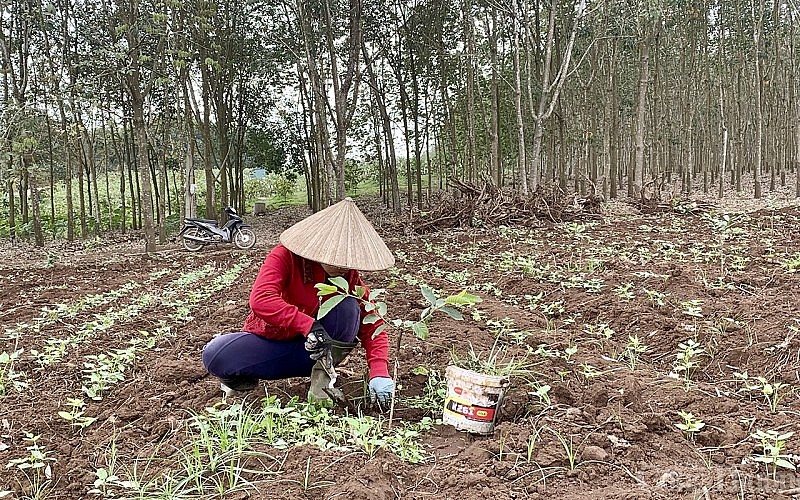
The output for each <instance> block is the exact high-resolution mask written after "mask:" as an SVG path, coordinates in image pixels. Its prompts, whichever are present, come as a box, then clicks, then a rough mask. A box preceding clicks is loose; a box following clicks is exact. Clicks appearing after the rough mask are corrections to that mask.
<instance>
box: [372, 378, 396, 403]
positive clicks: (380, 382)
mask: <svg viewBox="0 0 800 500" xmlns="http://www.w3.org/2000/svg"><path fill="white" fill-rule="evenodd" d="M393 392H394V380H392V379H391V378H389V377H375V378H372V379H370V381H369V399H370V401H372V402H373V403H378V405H380V407H381V408H388V407H389V404H390V402H391V401H392V393H393Z"/></svg>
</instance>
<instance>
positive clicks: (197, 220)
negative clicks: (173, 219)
mask: <svg viewBox="0 0 800 500" xmlns="http://www.w3.org/2000/svg"><path fill="white" fill-rule="evenodd" d="M186 220H190V221H193V222H205V223H206V224H216V223H217V221H216V219H200V218H193V217H186Z"/></svg>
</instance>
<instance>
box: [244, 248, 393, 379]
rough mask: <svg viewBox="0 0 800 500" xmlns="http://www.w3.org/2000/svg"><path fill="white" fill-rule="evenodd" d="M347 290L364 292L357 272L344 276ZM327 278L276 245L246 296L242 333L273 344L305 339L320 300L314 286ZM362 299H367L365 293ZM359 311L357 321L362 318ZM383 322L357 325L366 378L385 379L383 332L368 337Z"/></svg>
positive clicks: (313, 264) (386, 348) (316, 265)
mask: <svg viewBox="0 0 800 500" xmlns="http://www.w3.org/2000/svg"><path fill="white" fill-rule="evenodd" d="M344 278H345V279H347V281H348V283H349V284H350V290H353V289H354V287H355V286H356V285H358V286H362V287H364V288H366V286H365V285H364V282H362V281H361V277H360V276H359V274H358V271H355V270H353V271H350V272H349V273H348V274H347V275H345V276H344ZM327 280H328V275H327V274H326V273H325V271H324V270H323V269H322V266H321V265H319V263H317V262H314V261H311V260H308V259H304V258H302V257H300V256H299V255H295V254H293V253H292V252H290V251H289V250H288V249H287V248H286V247H284V246H283V245H278V246H276V247H275V248H273V249H272V251H271V252H270V253H269V254H268V255H267V257H266V259H264V263H263V264H262V265H261V270H260V271H259V272H258V276H257V277H256V281H255V283H254V284H253V290H252V292H250V309H251V312H250V315H249V316H247V319H246V320H245V322H244V326H243V327H242V331H245V332H250V333H254V334H256V335H261V336H264V337H267V338H270V339H274V340H287V339H291V338H295V337H299V336H301V335H308V332H309V331H311V325H312V324H313V323H314V319H315V318H316V314H317V310H319V305H320V302H321V301H322V300H321V298H320V297H318V296H317V289H316V288H314V285H315V284H317V283H324V282H327ZM365 298H367V299H369V290H367V294H366V296H365ZM366 314H367V313H366V312H365V311H364V307H363V305H362V307H361V317H362V318H363V317H364V316H366ZM382 324H383V321H381V320H379V321H378V322H376V323H374V324H367V325H365V324H363V323H362V324H361V327H360V329H359V332H358V338H359V339H360V340H361V345H363V346H364V349H365V350H366V351H367V365H368V366H369V376H370V378H374V377H388V376H389V337H388V335H387V334H386V331H383V332H381V333H380V334H378V336H376V337H375V338H372V334H373V333H374V332H375V329H376V328H378V326H379V325H382Z"/></svg>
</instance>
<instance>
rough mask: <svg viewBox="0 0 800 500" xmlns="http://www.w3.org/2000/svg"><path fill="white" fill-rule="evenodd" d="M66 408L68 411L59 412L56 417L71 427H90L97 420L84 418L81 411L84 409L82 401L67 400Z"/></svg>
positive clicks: (84, 405) (84, 404)
mask: <svg viewBox="0 0 800 500" xmlns="http://www.w3.org/2000/svg"><path fill="white" fill-rule="evenodd" d="M67 406H69V407H70V411H68V412H66V411H60V412H58V416H59V417H61V418H63V419H64V420H66V421H67V422H69V423H70V425H72V426H73V427H80V428H81V429H83V428H84V427H88V426H90V425H92V424H93V423H94V422H95V420H97V418H95V417H87V416H84V414H83V413H84V412H83V410H84V409H85V408H86V403H85V402H84V401H83V400H82V399H76V398H67Z"/></svg>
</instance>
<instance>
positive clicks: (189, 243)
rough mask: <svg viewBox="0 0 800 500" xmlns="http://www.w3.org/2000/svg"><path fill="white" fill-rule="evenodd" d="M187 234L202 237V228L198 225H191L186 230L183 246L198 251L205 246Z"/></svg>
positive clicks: (191, 250)
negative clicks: (197, 226)
mask: <svg viewBox="0 0 800 500" xmlns="http://www.w3.org/2000/svg"><path fill="white" fill-rule="evenodd" d="M187 236H192V237H195V238H201V237H202V235H201V234H200V230H199V229H197V228H196V227H191V228H189V229H187V230H186V232H185V233H184V234H183V248H185V249H186V250H189V251H190V252H197V251H198V250H200V249H201V248H203V246H204V245H203V244H202V243H200V242H199V241H196V240H191V239H189V238H187Z"/></svg>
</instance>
